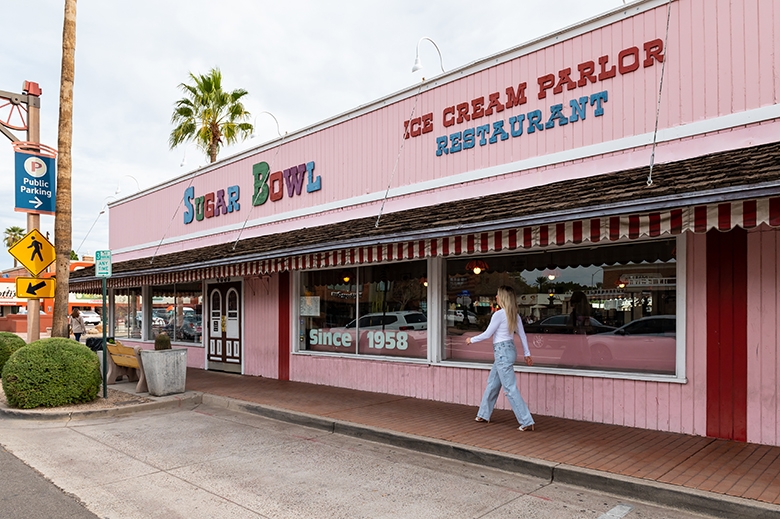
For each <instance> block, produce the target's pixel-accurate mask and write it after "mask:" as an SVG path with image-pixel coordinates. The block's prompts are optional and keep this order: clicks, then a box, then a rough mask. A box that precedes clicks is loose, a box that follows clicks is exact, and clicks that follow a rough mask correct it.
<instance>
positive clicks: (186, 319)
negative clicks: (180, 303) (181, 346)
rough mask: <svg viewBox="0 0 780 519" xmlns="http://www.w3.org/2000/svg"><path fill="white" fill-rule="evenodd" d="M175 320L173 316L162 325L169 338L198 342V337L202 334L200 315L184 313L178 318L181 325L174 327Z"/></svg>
mask: <svg viewBox="0 0 780 519" xmlns="http://www.w3.org/2000/svg"><path fill="white" fill-rule="evenodd" d="M175 322H176V319H175V318H174V319H171V321H170V322H169V323H168V324H167V325H165V326H164V327H163V331H165V333H167V334H168V336H169V337H170V338H171V340H173V341H187V342H200V339H201V337H202V336H203V320H202V318H201V316H199V315H194V314H185V315H183V316H182V319H181V320H180V322H181V325H179V326H176V327H175V326H174V323H175ZM174 328H175V329H174Z"/></svg>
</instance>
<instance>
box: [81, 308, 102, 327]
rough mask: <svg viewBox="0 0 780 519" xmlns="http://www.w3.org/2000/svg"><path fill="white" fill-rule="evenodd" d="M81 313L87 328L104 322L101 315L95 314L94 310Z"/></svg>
mask: <svg viewBox="0 0 780 519" xmlns="http://www.w3.org/2000/svg"><path fill="white" fill-rule="evenodd" d="M79 313H80V314H81V318H82V319H84V324H86V325H87V326H97V325H99V324H100V323H101V322H103V320H102V319H101V318H100V314H99V313H97V312H93V311H92V310H81V311H80V312H79Z"/></svg>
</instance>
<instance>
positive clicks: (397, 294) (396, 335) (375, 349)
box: [299, 261, 428, 358]
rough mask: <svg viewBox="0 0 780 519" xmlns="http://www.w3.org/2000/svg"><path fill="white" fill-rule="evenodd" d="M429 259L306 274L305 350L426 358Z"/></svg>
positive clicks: (302, 343) (302, 304) (303, 309)
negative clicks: (427, 262) (427, 263)
mask: <svg viewBox="0 0 780 519" xmlns="http://www.w3.org/2000/svg"><path fill="white" fill-rule="evenodd" d="M426 269H427V267H426V263H425V262H424V261H415V262H404V263H397V264H391V265H377V266H368V267H354V268H349V269H342V270H323V271H315V272H305V273H303V274H302V276H301V279H302V285H301V294H300V301H299V312H300V319H301V321H300V334H301V335H300V337H299V342H300V348H301V349H302V350H310V351H329V352H339V353H349V354H356V355H357V354H359V355H382V356H401V357H414V358H426V357H427V350H428V338H427V333H428V332H427V330H428V317H427V290H428V289H427V281H426Z"/></svg>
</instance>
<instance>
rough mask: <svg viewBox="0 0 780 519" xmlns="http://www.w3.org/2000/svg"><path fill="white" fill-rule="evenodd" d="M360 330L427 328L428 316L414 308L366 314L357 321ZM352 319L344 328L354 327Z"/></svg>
mask: <svg viewBox="0 0 780 519" xmlns="http://www.w3.org/2000/svg"><path fill="white" fill-rule="evenodd" d="M357 325H358V327H359V328H360V329H361V330H366V329H385V330H427V329H428V318H427V317H425V314H424V313H422V312H418V311H414V310H402V311H398V312H384V313H375V314H366V315H364V316H362V317H360V320H359V321H358V322H357ZM354 327H355V320H354V319H353V320H352V321H350V322H349V323H347V325H346V326H345V328H354Z"/></svg>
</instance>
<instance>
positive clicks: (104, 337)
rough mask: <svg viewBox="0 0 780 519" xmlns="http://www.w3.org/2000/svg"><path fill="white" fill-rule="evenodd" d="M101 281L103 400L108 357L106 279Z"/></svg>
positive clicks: (106, 388) (105, 390)
mask: <svg viewBox="0 0 780 519" xmlns="http://www.w3.org/2000/svg"><path fill="white" fill-rule="evenodd" d="M102 281H103V313H102V315H101V317H102V318H103V398H108V387H107V384H106V375H107V373H106V371H107V368H108V355H107V354H106V350H108V348H107V347H106V278H103V279H102Z"/></svg>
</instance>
